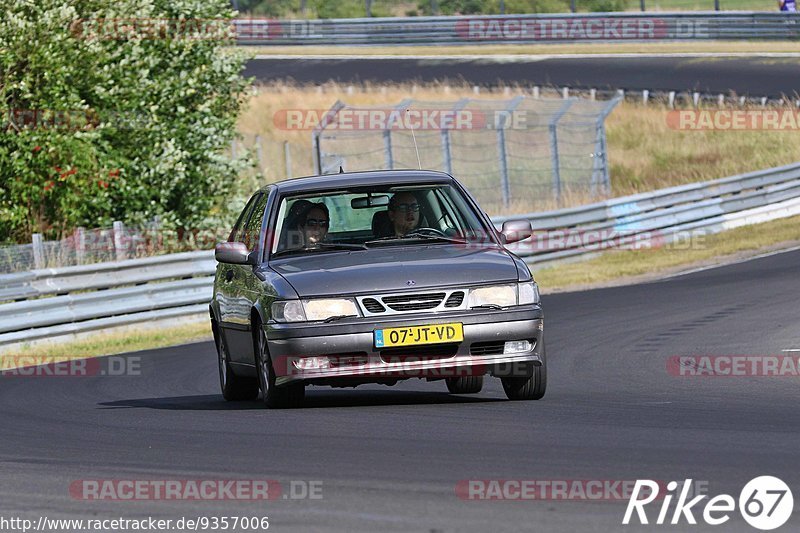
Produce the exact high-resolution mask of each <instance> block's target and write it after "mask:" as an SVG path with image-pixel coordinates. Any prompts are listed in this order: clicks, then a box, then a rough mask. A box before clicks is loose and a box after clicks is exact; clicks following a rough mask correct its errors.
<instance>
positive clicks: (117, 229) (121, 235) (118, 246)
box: [114, 220, 127, 261]
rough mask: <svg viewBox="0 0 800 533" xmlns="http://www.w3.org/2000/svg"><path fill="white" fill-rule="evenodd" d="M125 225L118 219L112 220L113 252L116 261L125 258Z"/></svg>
mask: <svg viewBox="0 0 800 533" xmlns="http://www.w3.org/2000/svg"><path fill="white" fill-rule="evenodd" d="M125 248H126V247H125V226H124V225H123V224H122V222H120V221H119V220H116V221H114V252H115V253H116V257H117V261H123V260H125V258H126V256H127V250H126V249H125Z"/></svg>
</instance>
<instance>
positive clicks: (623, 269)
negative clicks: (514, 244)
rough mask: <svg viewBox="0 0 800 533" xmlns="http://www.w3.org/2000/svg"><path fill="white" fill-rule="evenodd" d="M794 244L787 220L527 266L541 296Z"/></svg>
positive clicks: (799, 226) (793, 227) (799, 232)
mask: <svg viewBox="0 0 800 533" xmlns="http://www.w3.org/2000/svg"><path fill="white" fill-rule="evenodd" d="M798 244H800V217H797V216H796V217H789V218H784V219H779V220H773V221H770V222H764V223H762V224H754V225H751V226H744V227H741V228H736V229H732V230H728V231H723V232H720V233H717V234H714V235H705V236H702V237H701V238H699V239H695V240H694V241H692V244H691V246H689V245H688V244H687V243H685V242H684V243H683V244H681V245H676V246H674V247H671V246H665V247H663V248H654V249H642V250H617V251H611V252H605V253H603V254H601V255H600V256H599V257H596V258H594V259H590V260H587V261H583V262H580V263H565V264H562V265H556V266H552V267H547V268H543V269H541V270H538V269H537V268H536V265H535V264H534V265H532V266H531V270H532V271H533V273H534V276H535V278H536V281H537V282H538V283H539V285H540V286H541V287H542V289H543V291H544V292H547V291H552V290H559V289H561V290H563V289H569V288H578V287H587V286H600V285H603V284H605V283H609V282H612V281H618V280H620V279H623V278H626V277H627V278H632V277H636V276H643V275H658V274H663V273H667V272H673V271H679V270H686V269H691V268H693V267H696V266H704V265H706V264H716V263H724V262H726V261H730V260H731V259H735V258H739V257H746V256H751V255H756V254H758V253H761V252H763V251H764V250H768V249H780V248H789V247H791V246H796V245H798ZM684 248H685V249H684Z"/></svg>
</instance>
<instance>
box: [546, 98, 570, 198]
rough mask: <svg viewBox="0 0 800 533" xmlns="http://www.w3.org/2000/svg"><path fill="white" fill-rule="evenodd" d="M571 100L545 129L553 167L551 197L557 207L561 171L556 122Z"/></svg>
mask: <svg viewBox="0 0 800 533" xmlns="http://www.w3.org/2000/svg"><path fill="white" fill-rule="evenodd" d="M572 102H573V100H566V101H565V102H564V103H563V104H561V108H560V109H559V110H558V111H556V114H555V115H553V117H552V118H551V119H550V122H548V124H547V129H548V131H549V132H550V162H551V165H552V167H553V197H554V198H555V200H556V203H557V204H558V205H561V169H560V164H561V163H560V161H559V156H558V121H559V120H561V117H562V116H564V113H566V112H567V110H568V109H569V108H570V106H571V105H572Z"/></svg>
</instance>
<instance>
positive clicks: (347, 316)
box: [323, 315, 358, 322]
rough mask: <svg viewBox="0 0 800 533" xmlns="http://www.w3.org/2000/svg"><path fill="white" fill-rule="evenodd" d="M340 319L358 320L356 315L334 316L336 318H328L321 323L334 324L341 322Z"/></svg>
mask: <svg viewBox="0 0 800 533" xmlns="http://www.w3.org/2000/svg"><path fill="white" fill-rule="evenodd" d="M342 318H358V315H336V316H329V317H328V318H326V319H325V320H323V322H335V321H336V320H341V319H342Z"/></svg>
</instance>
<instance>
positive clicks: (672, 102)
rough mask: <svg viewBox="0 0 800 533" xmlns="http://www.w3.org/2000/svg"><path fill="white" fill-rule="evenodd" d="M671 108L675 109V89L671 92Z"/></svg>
mask: <svg viewBox="0 0 800 533" xmlns="http://www.w3.org/2000/svg"><path fill="white" fill-rule="evenodd" d="M669 108H670V109H675V91H670V92H669Z"/></svg>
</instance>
